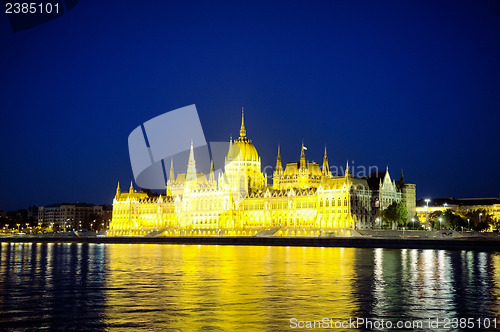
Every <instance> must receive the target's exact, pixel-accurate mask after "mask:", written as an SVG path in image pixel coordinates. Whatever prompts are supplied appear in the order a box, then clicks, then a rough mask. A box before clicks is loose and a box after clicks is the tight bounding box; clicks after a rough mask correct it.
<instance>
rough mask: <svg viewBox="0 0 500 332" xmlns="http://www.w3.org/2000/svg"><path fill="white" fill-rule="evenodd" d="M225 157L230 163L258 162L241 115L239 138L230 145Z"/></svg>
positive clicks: (257, 156) (255, 150) (257, 155)
mask: <svg viewBox="0 0 500 332" xmlns="http://www.w3.org/2000/svg"><path fill="white" fill-rule="evenodd" d="M227 157H228V158H227V159H228V160H231V161H233V160H236V161H259V154H258V153H257V149H256V148H255V146H254V145H253V144H252V141H251V140H249V139H248V138H247V135H246V130H245V120H244V115H243V113H242V114H241V129H240V137H239V138H238V139H237V140H236V141H234V143H233V144H231V147H230V148H229V152H228V154H227Z"/></svg>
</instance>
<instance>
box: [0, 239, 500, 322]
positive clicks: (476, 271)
mask: <svg viewBox="0 0 500 332" xmlns="http://www.w3.org/2000/svg"><path fill="white" fill-rule="evenodd" d="M499 314H500V256H499V255H498V254H497V253H484V252H472V251H444V250H417V249H415V250H413V249H412V250H410V249H403V250H399V249H398V250H396V249H354V248H302V247H237V246H196V245H195V246H193V245H185V246H182V245H147V244H144V245H137V244H135V245H127V244H110V245H86V244H31V243H24V244H8V243H2V244H1V245H0V329H2V328H6V327H9V328H15V329H17V330H23V329H28V330H32V329H49V330H54V329H58V330H69V329H86V330H107V329H118V330H136V329H138V328H139V329H150V330H171V331H186V330H216V331H232V330H234V329H235V328H238V329H239V330H245V331H249V330H273V331H283V330H289V329H290V319H291V318H297V320H300V321H313V320H321V319H323V318H329V319H332V320H333V321H336V320H345V319H349V318H358V317H359V318H367V319H374V320H375V319H385V320H393V321H395V320H403V319H413V320H415V319H422V320H423V319H427V318H436V317H439V318H454V317H458V318H462V317H465V318H468V317H489V318H495V317H499V316H500V315H499ZM360 328H363V327H362V326H361V327H360Z"/></svg>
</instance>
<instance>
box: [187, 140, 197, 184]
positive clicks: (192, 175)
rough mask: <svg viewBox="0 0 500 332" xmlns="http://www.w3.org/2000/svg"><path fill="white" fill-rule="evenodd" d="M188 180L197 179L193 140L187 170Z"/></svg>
mask: <svg viewBox="0 0 500 332" xmlns="http://www.w3.org/2000/svg"><path fill="white" fill-rule="evenodd" d="M186 180H187V181H189V180H196V162H195V160H194V149H193V141H191V149H190V150H189V161H188V167H187V172H186Z"/></svg>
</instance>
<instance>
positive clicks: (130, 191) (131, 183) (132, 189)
mask: <svg viewBox="0 0 500 332" xmlns="http://www.w3.org/2000/svg"><path fill="white" fill-rule="evenodd" d="M128 192H129V193H130V194H131V193H133V192H134V184H133V181H130V189H129V190H128Z"/></svg>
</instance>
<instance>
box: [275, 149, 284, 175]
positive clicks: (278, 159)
mask: <svg viewBox="0 0 500 332" xmlns="http://www.w3.org/2000/svg"><path fill="white" fill-rule="evenodd" d="M276 172H279V173H282V172H283V166H282V165H281V154H280V146H279V145H278V158H276Z"/></svg>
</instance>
